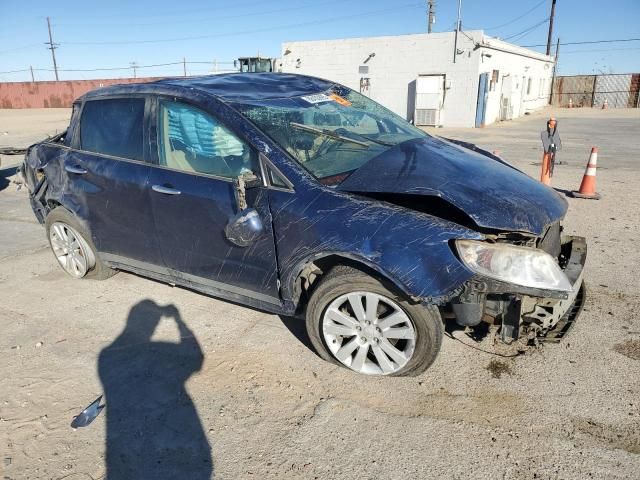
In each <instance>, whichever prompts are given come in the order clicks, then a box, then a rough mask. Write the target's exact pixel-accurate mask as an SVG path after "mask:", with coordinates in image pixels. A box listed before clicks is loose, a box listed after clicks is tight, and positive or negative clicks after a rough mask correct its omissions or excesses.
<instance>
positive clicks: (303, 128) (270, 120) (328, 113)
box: [236, 89, 427, 185]
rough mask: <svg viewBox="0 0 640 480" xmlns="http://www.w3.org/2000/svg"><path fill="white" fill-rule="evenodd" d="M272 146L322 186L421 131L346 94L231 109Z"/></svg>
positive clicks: (369, 102) (342, 91) (338, 92)
mask: <svg viewBox="0 0 640 480" xmlns="http://www.w3.org/2000/svg"><path fill="white" fill-rule="evenodd" d="M236 108H238V109H239V110H240V111H241V112H242V113H243V114H244V115H245V116H246V117H247V118H248V119H249V120H251V121H252V122H253V123H255V124H256V125H257V126H258V127H259V128H260V129H262V131H264V132H265V133H266V134H267V135H269V137H271V139H272V140H273V141H275V142H276V143H277V144H278V145H280V146H281V147H282V148H283V149H284V150H286V151H287V152H288V153H289V154H290V155H291V156H292V157H293V158H294V159H295V160H296V161H298V162H299V163H300V164H301V165H302V166H303V167H305V168H306V169H307V170H308V171H309V172H310V173H311V174H312V175H313V176H314V177H316V178H317V179H319V180H320V181H321V182H322V183H323V184H325V185H337V184H339V183H340V182H342V181H343V180H344V179H345V178H347V177H348V176H349V174H351V173H352V172H354V171H355V170H357V169H358V168H360V167H361V166H362V165H364V164H365V163H367V162H368V161H369V160H370V159H372V158H374V157H376V156H378V155H380V154H381V153H382V152H384V151H385V150H388V149H389V148H392V147H394V146H395V145H398V144H400V143H402V142H405V141H407V140H411V139H415V138H423V137H426V136H427V134H426V133H425V132H423V131H422V130H419V129H418V128H416V127H414V126H412V125H410V124H408V123H407V122H406V121H404V120H403V119H401V118H400V117H398V116H397V115H396V114H394V113H392V112H390V111H389V110H387V109H386V108H384V107H382V106H381V105H379V104H377V103H375V102H373V101H372V100H370V99H369V98H367V97H365V96H364V95H361V94H359V93H356V92H354V91H352V90H348V89H334V90H330V91H327V92H325V93H318V94H314V95H306V96H301V97H295V98H279V99H271V100H264V101H260V102H253V103H251V104H239V105H236Z"/></svg>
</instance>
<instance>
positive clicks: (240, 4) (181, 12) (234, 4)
mask: <svg viewBox="0 0 640 480" xmlns="http://www.w3.org/2000/svg"><path fill="white" fill-rule="evenodd" d="M258 4H260V5H262V4H264V0H254V1H251V2H237V1H231V2H229V3H228V4H227V5H216V6H213V7H207V8H181V9H180V10H165V11H164V12H161V13H147V12H145V14H144V16H145V17H149V18H155V17H176V16H181V15H185V14H187V15H190V14H194V13H195V14H198V13H199V12H211V11H216V12H219V11H220V10H221V9H225V8H227V7H250V6H253V5H258ZM92 16H93V17H98V18H100V19H105V18H106V19H109V18H131V17H132V14H131V13H127V14H120V15H102V14H97V15H85V16H84V18H90V17H92ZM56 24H57V25H77V24H78V22H56ZM82 24H83V25H84V22H82Z"/></svg>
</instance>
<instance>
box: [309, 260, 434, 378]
mask: <svg viewBox="0 0 640 480" xmlns="http://www.w3.org/2000/svg"><path fill="white" fill-rule="evenodd" d="M352 302H353V303H352ZM354 304H356V308H359V307H358V306H357V304H359V305H360V307H361V308H360V310H359V311H358V312H356V311H355V309H354V308H353V305H354ZM368 305H373V306H372V307H371V310H370V311H369V312H367V307H368ZM374 308H375V313H374ZM392 314H393V315H392ZM345 317H346V318H345ZM358 317H362V318H364V320H362V318H360V319H359V318H358ZM367 322H369V323H367ZM306 326H307V333H308V335H309V339H310V340H311V343H312V344H313V346H314V348H315V349H316V351H317V352H318V355H320V357H321V358H323V359H325V360H327V361H329V362H332V363H335V364H337V365H340V366H342V367H345V368H349V369H351V370H354V371H356V372H359V373H364V374H370V375H390V376H415V375H419V374H421V373H422V372H424V371H425V370H426V369H427V368H429V367H430V366H431V364H432V363H433V362H434V360H435V359H436V356H437V355H438V352H439V351H440V346H441V345H442V336H443V330H444V326H443V322H442V318H441V316H440V312H439V310H438V308H437V307H435V306H433V305H423V304H413V303H410V302H409V301H408V300H407V299H406V298H405V296H403V295H402V294H400V293H399V292H398V291H397V289H396V288H394V287H393V286H392V285H390V284H388V283H387V282H385V281H382V280H379V279H377V278H374V277H371V276H370V275H367V274H366V273H364V272H362V271H360V270H357V269H355V268H352V267H347V266H338V267H335V268H333V269H332V270H331V271H330V272H329V273H327V274H326V276H325V277H323V278H322V279H321V280H320V284H319V285H318V286H317V288H316V289H315V291H314V292H313V293H312V295H311V299H310V300H309V303H308V305H307V310H306ZM389 344H391V346H393V347H394V349H395V351H394V350H393V349H391V348H389ZM361 350H363V352H361ZM349 351H351V353H348V352H349ZM381 351H382V354H381ZM387 352H389V353H390V354H391V355H389V354H387ZM396 352H400V353H402V356H399V355H398V354H397V353H396ZM385 358H386V360H385Z"/></svg>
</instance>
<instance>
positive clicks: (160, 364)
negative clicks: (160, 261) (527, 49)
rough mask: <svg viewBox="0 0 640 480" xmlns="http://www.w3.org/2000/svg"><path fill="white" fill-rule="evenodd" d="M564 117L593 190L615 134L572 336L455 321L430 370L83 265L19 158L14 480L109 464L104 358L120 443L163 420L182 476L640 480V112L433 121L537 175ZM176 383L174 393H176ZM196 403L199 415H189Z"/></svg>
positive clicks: (11, 318) (564, 172)
mask: <svg viewBox="0 0 640 480" xmlns="http://www.w3.org/2000/svg"><path fill="white" fill-rule="evenodd" d="M549 114H555V115H556V116H557V118H558V120H559V130H560V134H561V136H562V139H563V146H564V149H563V150H562V152H560V154H559V159H561V160H565V161H567V162H568V163H569V164H568V165H560V166H558V167H556V176H555V177H554V179H553V181H554V186H556V187H558V188H560V189H564V190H572V189H575V188H577V187H578V186H579V184H580V180H581V178H582V173H583V170H584V167H585V164H586V162H587V158H588V155H589V151H590V147H591V146H592V145H597V146H599V147H600V156H599V165H600V168H599V173H598V190H599V192H600V193H601V194H602V195H603V198H602V200H600V201H591V200H576V199H570V200H569V204H570V207H569V213H568V217H567V219H566V222H565V228H566V231H567V232H568V233H577V234H580V235H584V236H586V237H587V239H588V242H589V248H590V251H589V258H588V263H587V269H588V271H587V274H586V281H587V284H588V299H587V303H586V307H585V310H584V312H583V314H582V316H581V318H580V319H579V321H578V323H577V325H576V327H575V328H574V330H573V331H572V332H571V334H570V335H569V336H568V338H566V339H565V340H564V341H563V342H562V343H560V344H559V345H548V346H544V347H543V348H540V349H537V350H534V351H530V352H528V353H527V354H525V355H522V356H518V357H516V358H504V357H498V356H495V355H493V354H491V353H487V352H485V351H480V350H478V349H474V348H470V347H469V346H468V344H469V343H470V340H469V339H468V338H467V337H465V336H464V334H463V332H460V331H458V332H455V338H448V337H447V338H445V341H444V344H443V348H442V351H441V353H440V356H439V358H438V359H437V361H436V363H435V364H434V366H433V367H432V368H431V369H430V370H428V371H427V372H426V373H425V374H423V375H422V376H420V377H417V378H368V377H364V376H358V375H355V374H352V373H350V372H349V371H347V370H345V369H342V368H339V367H335V366H333V365H330V364H328V363H325V362H323V361H321V360H320V359H319V358H318V357H317V356H316V355H315V354H314V353H313V352H312V351H311V350H310V348H309V347H308V344H307V340H306V338H305V335H304V328H303V325H302V324H300V323H298V322H296V321H293V320H288V319H281V318H279V317H277V316H273V315H267V314H264V313H261V312H257V311H253V310H250V309H247V308H243V307H240V306H236V305H233V304H230V303H226V302H222V301H219V300H215V299H212V298H208V297H205V296H202V295H199V294H196V293H193V292H191V291H188V290H185V289H180V288H172V287H170V286H167V285H163V284H160V283H156V282H154V281H151V280H147V279H144V278H140V277H137V276H134V275H130V274H126V273H120V274H118V275H116V276H115V277H113V278H112V279H110V280H107V281H105V282H96V281H75V280H72V279H71V278H69V277H67V276H66V275H65V274H64V273H63V271H62V270H61V269H60V268H59V267H58V266H57V264H56V262H55V260H54V258H53V256H52V254H51V252H50V251H49V249H48V246H47V245H46V240H45V236H44V230H43V229H42V228H41V227H40V226H39V225H37V224H36V222H35V219H34V217H33V215H32V213H31V211H30V208H29V205H28V201H27V194H26V192H25V190H24V189H23V190H20V191H17V190H16V187H15V185H12V184H9V183H8V182H7V181H6V180H5V178H6V177H9V176H10V175H11V174H12V172H13V169H11V168H7V165H10V164H11V162H13V163H15V162H16V160H17V158H16V157H13V158H12V157H3V158H2V166H1V167H0V169H4V170H0V328H1V331H2V335H1V336H0V442H1V443H0V458H1V459H0V472H1V473H2V475H3V478H5V479H12V480H16V479H36V478H38V479H40V478H42V479H45V478H46V479H62V478H65V479H76V480H80V479H100V478H103V477H104V476H105V475H106V461H107V460H106V459H105V443H106V441H107V439H106V438H105V437H106V419H107V416H106V415H105V414H104V413H102V414H101V415H100V416H99V417H98V418H97V419H96V421H95V422H94V423H93V424H91V425H90V426H89V427H87V428H83V429H78V430H73V429H72V428H71V427H70V423H71V420H72V419H73V417H74V415H76V414H77V413H78V412H79V411H80V410H82V408H84V407H85V406H87V405H88V404H89V403H90V402H91V401H93V400H94V399H95V398H96V397H97V396H98V395H100V394H102V393H103V391H104V386H103V383H102V382H101V377H100V376H99V375H102V379H103V380H104V381H106V382H107V383H108V384H109V385H111V387H110V388H112V389H113V391H115V392H119V394H121V398H120V402H119V404H118V405H117V408H120V414H121V416H120V418H121V419H124V421H125V422H126V425H124V424H123V426H122V428H123V431H127V432H128V433H127V434H126V435H123V436H122V437H120V438H116V437H114V438H110V439H108V440H109V441H113V442H116V443H117V442H120V447H121V448H140V447H141V446H140V445H137V444H136V441H135V439H136V432H139V431H140V430H144V429H155V430H153V431H157V432H158V439H159V440H158V442H157V443H158V445H155V447H157V448H159V449H160V450H156V451H153V450H152V449H151V446H142V448H147V447H149V448H148V449H147V450H146V453H145V455H146V456H147V458H148V460H149V462H155V463H157V464H158V465H161V468H162V469H164V471H165V472H166V477H167V478H185V479H192V478H203V474H204V475H205V476H208V472H209V471H210V470H211V469H213V471H214V474H215V476H216V477H217V478H224V479H236V478H260V479H263V478H274V479H276V478H277V479H282V478H305V479H313V478H319V479H325V478H363V479H364V478H366V479H383V478H384V479H391V478H394V479H395V478H436V477H438V478H460V479H463V478H464V479H466V478H572V479H573V478H575V479H584V478H607V479H611V478H620V479H621V478H638V475H639V472H640V373H639V372H640V315H639V314H638V311H639V310H640V289H639V288H638V275H637V272H638V267H639V266H640V261H639V260H640V253H639V251H638V238H640V217H639V215H638V212H640V187H639V184H640V163H639V162H640V142H639V141H638V138H640V110H606V111H602V110H587V109H585V110H580V109H574V110H560V111H555V112H551V111H545V112H540V113H536V114H533V115H531V116H527V117H524V118H522V119H518V120H515V121H511V122H505V123H503V124H500V125H496V126H491V127H488V128H485V129H477V130H463V129H438V130H437V131H436V132H435V133H437V134H440V135H443V136H446V137H453V138H459V139H463V140H466V141H471V142H474V143H477V144H479V145H481V146H483V147H485V148H487V149H489V150H499V151H500V152H501V154H502V155H503V156H504V157H505V158H506V159H507V160H509V161H511V162H513V163H514V164H516V165H517V166H518V167H520V168H522V169H523V170H525V171H526V172H527V173H529V174H531V175H533V176H537V175H538V172H539V166H536V165H533V164H534V163H536V162H539V161H540V157H541V143H540V139H539V132H540V130H542V129H543V128H544V126H545V121H546V118H547V117H548V116H549ZM68 116H69V111H68V110H55V109H51V110H30V111H24V110H23V111H18V110H14V111H10V110H0V146H2V145H4V146H7V145H13V146H21V145H25V144H26V143H29V142H31V141H35V140H37V139H39V138H42V137H43V136H44V135H45V134H47V133H55V131H56V130H61V129H63V128H64V127H65V122H66V121H67V119H68ZM5 132H6V134H5ZM145 300H148V301H146V302H145ZM151 302H155V304H157V305H159V306H161V307H163V306H167V305H172V306H175V309H177V310H178V312H179V315H180V317H181V319H182V321H183V322H184V325H186V327H188V329H190V332H191V333H190V334H188V335H186V336H187V337H190V338H189V340H188V342H185V341H182V343H179V342H180V333H179V330H178V328H177V326H176V322H175V321H173V320H172V319H170V318H168V317H167V318H165V319H164V320H161V321H159V323H158V326H157V328H155V331H154V327H155V323H154V322H155V321H154V320H153V318H155V319H156V320H159V318H160V314H161V313H163V312H164V313H167V312H168V309H164V310H162V311H161V310H160V309H159V307H156V306H154V303H151ZM149 319H151V322H150V323H149ZM149 325H151V327H149ZM125 327H126V328H125ZM145 329H146V330H145ZM184 332H185V330H184V329H183V332H182V333H183V336H185V335H184ZM151 335H152V337H151V340H152V342H150V341H149V337H150V336H151ZM151 344H153V347H150V345H151ZM198 346H199V348H200V349H201V351H202V355H203V359H202V358H201V357H199V356H198V355H197V348H198ZM107 347H109V348H108V349H107ZM482 348H484V349H486V350H488V351H492V348H491V345H485V344H483V345H482ZM113 352H116V353H115V354H114V353H113ZM163 352H167V353H166V355H165V354H163ZM194 352H196V353H195V354H194ZM99 361H100V364H99ZM99 366H100V372H99V369H98V367H99ZM145 372H146V374H145ZM158 378H160V380H158ZM187 378H188V380H186V379H187ZM185 380H186V383H185ZM114 382H115V383H114ZM159 382H165V383H162V384H159ZM114 385H115V386H114ZM114 398H115V396H114ZM164 398H175V399H178V401H177V403H176V404H175V405H174V404H171V405H170V406H169V408H166V405H163V404H162V402H163V399H164ZM189 402H193V404H194V405H195V408H196V410H197V418H194V417H193V416H191V417H190V416H188V415H186V414H183V410H184V409H181V407H182V406H184V405H190V403H189ZM110 405H111V407H112V410H111V411H112V414H113V415H115V412H114V410H115V409H116V405H115V403H114V404H111V403H110ZM123 405H124V407H123ZM122 408H124V411H123V410H122ZM108 411H109V406H107V412H108ZM203 433H204V435H203ZM172 439H174V440H172ZM171 441H180V442H182V441H185V442H188V441H191V442H192V443H193V442H200V445H199V447H202V449H203V452H205V453H204V454H203V458H202V462H201V463H196V462H188V463H187V462H185V461H184V459H183V458H174V457H169V456H163V455H162V454H161V453H160V454H158V453H157V452H158V451H160V452H161V448H162V444H163V442H171ZM138 443H139V442H138ZM209 448H210V452H211V453H210V459H211V460H212V463H213V465H212V466H211V465H210V464H209V463H208V461H207V460H208V454H207V452H208V451H209ZM111 460H113V459H111ZM175 466H179V468H180V473H179V474H176V475H175V477H174V476H172V475H173V474H171V473H169V472H173V470H172V468H173V467H175Z"/></svg>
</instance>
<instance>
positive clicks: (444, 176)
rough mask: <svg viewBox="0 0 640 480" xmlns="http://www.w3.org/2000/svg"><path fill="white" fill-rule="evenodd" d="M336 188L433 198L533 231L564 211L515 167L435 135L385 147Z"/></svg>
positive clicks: (488, 220) (562, 203) (486, 224)
mask: <svg viewBox="0 0 640 480" xmlns="http://www.w3.org/2000/svg"><path fill="white" fill-rule="evenodd" d="M337 189H338V190H341V191H346V192H354V193H399V194H410V195H423V196H437V197H441V198H442V199H444V200H446V201H447V202H449V203H451V204H452V205H454V206H455V207H457V208H459V209H460V210H462V211H464V212H465V213H466V214H467V215H468V216H469V217H471V219H472V220H473V221H474V222H475V223H476V224H477V225H478V226H479V227H482V228H487V229H495V230H506V231H520V232H528V233H532V234H534V235H541V234H542V233H543V232H544V229H545V227H546V226H547V225H549V224H551V223H553V222H555V221H556V220H559V219H561V218H562V217H563V216H564V214H565V213H566V211H567V202H566V200H565V199H564V198H562V197H561V196H560V195H559V194H558V193H557V192H555V191H554V190H553V189H551V188H549V187H547V186H545V185H543V184H542V183H540V182H538V181H536V180H534V179H532V178H531V177H529V176H528V175H526V174H524V173H522V172H521V171H519V170H517V169H516V168H514V167H511V166H509V165H507V164H505V163H503V162H501V161H499V160H495V159H493V158H490V157H488V156H485V155H482V154H480V153H476V152H474V151H472V150H469V149H467V148H463V147H460V146H458V145H455V144H453V143H451V142H448V141H445V140H443V139H440V138H436V137H427V138H424V139H416V140H410V141H407V142H404V143H401V144H400V145H396V146H395V147H393V148H390V149H389V150H387V151H385V152H384V153H382V154H381V155H379V156H377V157H375V158H373V159H371V160H370V161H369V162H367V163H366V164H364V165H363V166H362V167H360V168H359V169H358V170H356V171H355V172H354V173H353V174H351V175H350V176H349V177H348V178H347V179H346V180H345V181H343V182H342V183H341V184H340V185H338V187H337ZM425 201H428V200H426V199H425Z"/></svg>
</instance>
